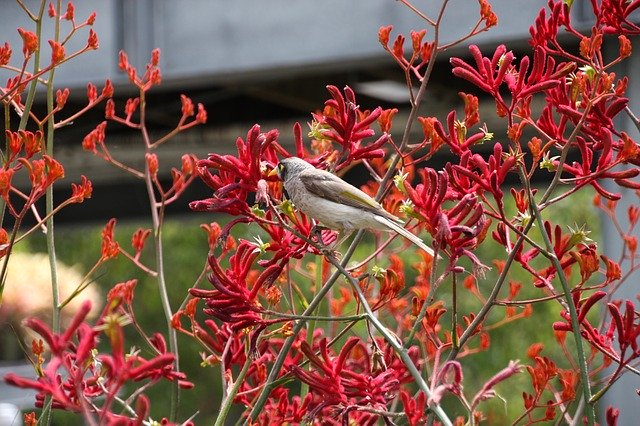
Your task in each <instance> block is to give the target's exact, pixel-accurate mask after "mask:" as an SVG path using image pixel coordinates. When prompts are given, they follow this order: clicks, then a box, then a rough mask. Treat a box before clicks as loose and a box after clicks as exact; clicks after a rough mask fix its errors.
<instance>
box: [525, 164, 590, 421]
mask: <svg viewBox="0 0 640 426" xmlns="http://www.w3.org/2000/svg"><path fill="white" fill-rule="evenodd" d="M520 178H521V179H522V180H523V184H524V186H525V187H526V188H527V193H528V198H529V206H530V208H531V210H532V211H533V214H534V216H535V221H536V222H537V224H538V227H539V228H540V235H541V236H542V239H543V241H544V245H545V247H546V249H547V251H548V252H549V254H550V255H551V256H550V259H551V263H552V264H553V267H554V268H555V270H556V272H557V274H558V279H559V280H560V284H561V285H562V289H563V291H564V298H565V302H566V303H567V307H568V309H569V316H570V318H571V329H572V331H573V338H574V340H575V344H576V354H577V357H578V367H579V368H580V381H581V382H582V393H583V396H584V399H585V401H587V402H590V401H591V386H590V385H589V367H588V365H587V359H586V357H585V354H584V347H583V344H582V335H581V334H580V322H579V321H578V312H577V310H576V305H575V304H574V303H573V297H572V293H571V287H570V286H569V282H568V281H567V276H566V275H565V273H564V270H563V269H562V265H561V264H560V260H559V259H558V257H557V256H556V255H555V253H554V251H553V244H552V243H551V240H550V239H549V235H547V233H546V232H545V230H544V223H543V221H542V215H541V213H540V209H539V208H538V205H537V204H536V202H535V199H534V196H533V193H532V191H531V187H530V186H529V184H528V181H527V179H526V176H524V175H523V172H522V169H520ZM585 410H586V414H587V421H588V424H589V425H593V424H594V423H595V413H594V410H593V405H591V403H587V404H586V405H585Z"/></svg>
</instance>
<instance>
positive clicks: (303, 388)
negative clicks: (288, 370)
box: [300, 256, 322, 401]
mask: <svg viewBox="0 0 640 426" xmlns="http://www.w3.org/2000/svg"><path fill="white" fill-rule="evenodd" d="M315 285H316V288H321V286H322V256H316V277H315ZM311 315H313V312H311V314H310V316H309V317H308V318H307V319H308V321H309V323H308V325H307V343H308V344H309V347H313V331H314V330H315V329H316V318H315V317H312V316H311ZM309 369H311V366H310V365H309ZM308 392H309V385H308V384H307V383H305V382H302V384H301V385H300V400H301V401H302V400H304V397H305V396H307V393H308Z"/></svg>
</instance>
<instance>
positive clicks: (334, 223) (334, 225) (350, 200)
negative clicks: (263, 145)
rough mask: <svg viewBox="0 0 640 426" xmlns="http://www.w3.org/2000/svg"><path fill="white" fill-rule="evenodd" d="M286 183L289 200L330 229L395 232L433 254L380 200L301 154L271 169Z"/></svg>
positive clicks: (286, 159)
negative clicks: (305, 158) (309, 161)
mask: <svg viewBox="0 0 640 426" xmlns="http://www.w3.org/2000/svg"><path fill="white" fill-rule="evenodd" d="M269 175H270V176H273V175H277V176H278V177H279V178H280V180H282V181H283V183H284V189H285V190H286V191H287V194H288V196H289V199H290V200H291V201H292V202H293V204H294V206H295V207H296V208H297V209H298V210H300V211H302V212H303V213H304V214H305V215H307V216H309V217H311V218H313V219H315V220H316V221H317V222H320V223H321V224H322V225H324V226H326V227H327V228H330V229H334V230H338V231H346V232H351V231H354V230H357V229H377V230H385V231H393V232H396V233H398V234H400V235H402V236H403V237H404V238H406V239H407V240H409V241H411V242H412V243H413V244H415V245H417V246H418V247H420V248H421V249H422V250H424V251H425V252H427V253H428V254H429V255H430V256H432V257H433V255H434V252H433V249H432V248H431V247H429V246H427V245H426V244H425V243H424V241H422V240H421V239H420V238H419V237H417V236H416V235H414V234H412V233H411V232H409V231H408V230H407V229H405V228H404V227H403V225H404V222H403V221H402V220H401V219H400V218H398V217H396V216H394V215H393V214H391V213H389V212H388V211H386V210H385V209H384V208H383V207H382V206H381V205H380V203H378V202H377V201H376V200H374V199H373V198H371V197H370V196H369V195H367V194H365V193H364V192H363V191H361V190H359V189H358V188H356V187H355V186H353V185H351V184H349V183H347V182H345V181H344V180H342V179H340V178H339V177H338V176H336V175H334V174H332V173H329V172H327V171H325V170H320V169H316V168H315V167H314V166H313V165H311V164H309V163H308V162H306V161H305V160H303V159H301V158H298V157H289V158H284V159H282V160H280V162H279V163H278V165H277V166H276V167H275V168H274V169H273V170H271V172H270V173H269Z"/></svg>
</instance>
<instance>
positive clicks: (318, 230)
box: [309, 224, 329, 245]
mask: <svg viewBox="0 0 640 426" xmlns="http://www.w3.org/2000/svg"><path fill="white" fill-rule="evenodd" d="M327 229H329V228H327V227H325V226H322V225H318V224H315V225H313V227H312V228H311V231H310V232H309V236H310V237H311V238H312V239H313V238H314V237H315V240H316V241H317V242H318V244H320V245H324V241H322V231H325V230H327Z"/></svg>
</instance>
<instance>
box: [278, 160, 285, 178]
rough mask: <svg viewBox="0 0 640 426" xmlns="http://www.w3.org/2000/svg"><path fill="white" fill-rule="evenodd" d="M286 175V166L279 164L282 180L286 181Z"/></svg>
mask: <svg viewBox="0 0 640 426" xmlns="http://www.w3.org/2000/svg"><path fill="white" fill-rule="evenodd" d="M285 173H286V167H285V166H284V164H282V163H279V164H278V174H279V175H280V179H282V180H284V178H285Z"/></svg>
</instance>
